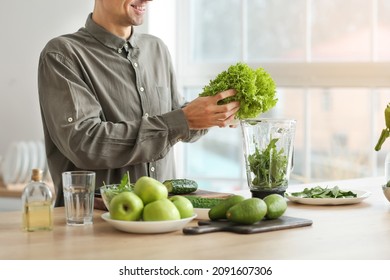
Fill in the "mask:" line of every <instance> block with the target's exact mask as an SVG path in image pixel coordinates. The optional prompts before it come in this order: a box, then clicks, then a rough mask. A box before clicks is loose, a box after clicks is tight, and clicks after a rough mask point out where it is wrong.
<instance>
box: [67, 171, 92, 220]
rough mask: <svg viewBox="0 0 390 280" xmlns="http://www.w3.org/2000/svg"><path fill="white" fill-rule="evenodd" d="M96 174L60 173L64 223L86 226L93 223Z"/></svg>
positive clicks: (83, 172) (81, 172)
mask: <svg viewBox="0 0 390 280" xmlns="http://www.w3.org/2000/svg"><path fill="white" fill-rule="evenodd" d="M95 178H96V174H95V172H93V171H67V172H63V173H62V187H63V190H64V200H65V214H66V223H67V224H68V225H88V224H92V223H93V203H94V192H95V180H96V179H95Z"/></svg>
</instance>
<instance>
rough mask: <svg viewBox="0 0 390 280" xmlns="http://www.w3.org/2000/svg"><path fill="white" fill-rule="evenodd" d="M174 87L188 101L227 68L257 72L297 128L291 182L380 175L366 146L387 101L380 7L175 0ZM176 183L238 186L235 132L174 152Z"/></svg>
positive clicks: (356, 1)
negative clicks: (266, 76) (271, 83)
mask: <svg viewBox="0 0 390 280" xmlns="http://www.w3.org/2000/svg"><path fill="white" fill-rule="evenodd" d="M175 3H176V5H177V12H176V15H177V18H176V21H177V26H178V29H177V34H176V40H177V45H176V50H177V52H176V56H175V57H176V61H177V73H178V81H179V85H180V87H181V88H182V89H183V92H184V93H185V95H186V97H187V98H189V99H192V98H195V97H196V96H197V95H198V94H199V93H200V92H201V91H202V87H203V86H204V85H206V84H207V83H208V82H209V81H210V80H211V79H213V78H214V77H215V76H216V75H217V74H218V73H219V72H221V71H223V70H225V69H227V67H228V66H229V65H231V64H235V63H236V62H238V61H244V62H246V63H248V64H249V65H250V66H252V67H254V68H257V67H262V68H264V69H265V70H267V71H268V72H269V73H270V74H271V76H272V77H273V78H274V80H275V82H276V84H277V96H278V98H279V102H278V104H277V105H276V106H275V107H274V108H273V109H272V110H271V111H269V112H267V113H266V114H263V115H262V116H264V117H283V118H293V119H296V120H297V131H296V136H295V154H294V170H293V172H292V177H291V180H292V181H293V182H315V181H326V180H338V179H340V180H341V179H348V178H356V177H363V176H376V175H383V162H384V157H385V153H386V152H387V151H390V146H389V145H390V144H389V143H386V144H385V145H384V146H383V148H382V150H381V151H380V152H375V151H374V146H375V144H376V141H377V139H378V137H379V135H380V132H381V130H382V128H384V126H385V124H384V118H383V111H384V109H385V106H386V105H387V103H389V102H390V76H389V75H390V74H389V73H390V51H389V50H390V18H389V17H388V15H389V14H390V0H345V1H336V0H294V1H287V0H272V1H267V0H214V1H208V0H179V1H176V2H175ZM180 149H181V150H180V151H181V153H180V155H181V156H180V159H181V162H182V168H181V169H180V171H181V175H182V176H184V177H188V178H194V179H196V180H198V181H199V182H200V183H201V185H202V187H205V188H209V189H215V190H222V191H227V190H229V189H237V188H245V187H246V177H245V169H244V161H243V152H242V142H241V131H240V128H237V129H228V128H226V129H220V128H216V129H212V130H211V131H210V133H209V134H208V135H206V136H205V137H204V138H202V139H201V140H200V141H198V142H197V143H194V144H183V145H182V146H181V147H180Z"/></svg>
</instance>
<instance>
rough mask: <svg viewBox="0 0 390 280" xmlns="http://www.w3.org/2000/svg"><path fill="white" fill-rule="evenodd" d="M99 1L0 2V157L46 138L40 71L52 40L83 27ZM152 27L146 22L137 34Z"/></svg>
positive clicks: (3, 0)
mask: <svg viewBox="0 0 390 280" xmlns="http://www.w3.org/2000/svg"><path fill="white" fill-rule="evenodd" d="M93 5H94V0H66V1H59V0H19V1H6V0H0V6H1V9H0V26H1V29H0V38H1V39H0V40H1V41H0V42H1V43H0V158H1V156H3V157H4V155H5V152H6V150H7V148H8V146H9V145H10V143H12V142H13V141H24V140H39V139H43V131H42V125H41V117H40V111H39V104H38V91H37V67H38V58H39V54H40V52H41V50H42V48H43V47H44V46H45V44H46V43H47V41H48V40H50V39H51V38H53V37H56V36H59V35H62V34H66V33H72V32H74V31H77V30H78V29H79V28H80V27H82V26H84V23H85V20H86V19H87V16H88V14H89V13H90V12H91V11H92V9H93ZM146 28H147V24H146V23H145V24H144V25H143V26H142V28H139V29H138V30H140V31H143V30H145V29H146Z"/></svg>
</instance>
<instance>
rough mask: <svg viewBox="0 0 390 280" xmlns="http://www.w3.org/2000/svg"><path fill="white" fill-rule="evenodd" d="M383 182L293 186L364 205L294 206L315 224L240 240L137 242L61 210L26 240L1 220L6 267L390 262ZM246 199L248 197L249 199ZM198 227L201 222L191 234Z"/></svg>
mask: <svg viewBox="0 0 390 280" xmlns="http://www.w3.org/2000/svg"><path fill="white" fill-rule="evenodd" d="M382 183H383V178H364V179H357V180H346V181H338V182H323V183H316V184H311V185H310V184H307V185H295V186H290V187H289V191H294V190H301V189H302V188H303V187H305V186H316V185H321V186H323V187H325V186H328V187H333V186H334V185H338V186H339V187H340V188H342V189H346V188H349V189H354V190H366V191H370V192H371V196H370V197H368V198H367V199H365V200H363V201H362V202H361V203H358V204H352V205H340V206H314V205H302V204H297V203H292V202H289V203H288V209H287V211H286V213H285V215H286V216H291V217H299V218H306V219H311V220H312V221H313V224H312V225H311V226H305V227H300V228H294V229H285V230H279V231H272V232H265V233H256V234H236V233H229V232H218V233H207V234H201V235H184V234H183V233H182V232H181V231H176V232H171V233H163V234H131V233H125V232H121V231H118V230H116V229H114V228H113V227H112V226H110V225H109V224H108V223H107V222H105V221H104V220H103V219H102V218H101V217H100V216H101V214H102V213H104V212H103V211H99V210H95V213H94V224H93V225H90V226H84V227H72V226H67V225H66V224H65V218H64V215H65V214H64V208H55V211H54V215H55V217H54V230H53V231H51V232H32V233H28V232H23V231H22V230H21V212H2V213H0V259H3V260H7V259H8V260H20V259H57V260H58V259H62V260H64V259H65V260H68V259H91V260H97V259H123V260H124V259H136V260H155V259H168V260H173V259H182V260H190V259H194V260H215V259H221V260H223V259H231V260H234V259H266V260H294V259H296V260H302V259H313V260H319V259H321V260H322V259H330V260H331V259H351V260H356V259H364V260H366V259H374V260H379V259H387V260H388V259H390V249H389V248H390V202H388V201H387V200H386V198H385V197H384V195H383V193H382V189H381V184H382ZM243 194H245V195H246V196H248V195H249V192H246V191H245V192H243ZM194 225H196V220H194V221H192V222H191V223H190V224H189V225H188V226H194Z"/></svg>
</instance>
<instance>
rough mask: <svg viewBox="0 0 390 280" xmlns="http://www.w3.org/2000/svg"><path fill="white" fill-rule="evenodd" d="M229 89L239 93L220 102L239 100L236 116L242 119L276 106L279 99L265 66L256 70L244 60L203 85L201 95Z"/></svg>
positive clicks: (212, 94)
mask: <svg viewBox="0 0 390 280" xmlns="http://www.w3.org/2000/svg"><path fill="white" fill-rule="evenodd" d="M228 89H235V90H236V91H237V94H236V95H235V96H232V97H228V98H225V99H224V100H221V101H220V104H226V103H229V102H232V101H239V102H240V109H239V110H238V112H237V114H236V118H238V119H241V120H242V119H249V118H255V117H257V116H258V115H259V114H261V113H264V112H266V111H268V110H269V109H271V108H272V107H274V106H275V105H276V103H277V101H278V99H277V98H276V97H275V94H276V86H275V82H274V81H273V79H272V78H271V76H270V75H269V74H268V73H267V72H266V71H265V70H264V69H263V68H258V69H255V70H254V69H252V68H251V67H249V66H248V65H247V64H245V63H242V62H238V63H237V64H235V65H231V66H230V67H229V68H228V69H227V70H225V71H223V72H221V73H220V74H218V75H217V76H216V78H215V79H214V80H211V81H210V83H209V84H208V85H206V86H204V87H203V92H202V93H201V94H199V96H214V95H216V94H217V93H219V92H221V91H225V90H228Z"/></svg>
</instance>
